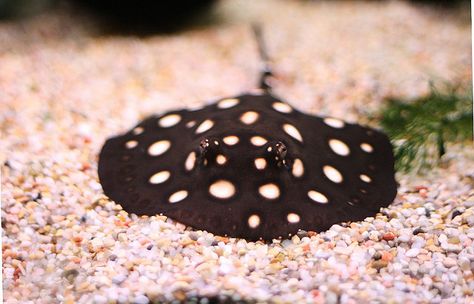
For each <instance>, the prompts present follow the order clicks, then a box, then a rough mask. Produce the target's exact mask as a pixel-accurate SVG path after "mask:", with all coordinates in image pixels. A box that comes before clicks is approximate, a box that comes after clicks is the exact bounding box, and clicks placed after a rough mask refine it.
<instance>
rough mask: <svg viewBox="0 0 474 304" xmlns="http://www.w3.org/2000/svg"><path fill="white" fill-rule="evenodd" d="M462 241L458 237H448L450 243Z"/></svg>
mask: <svg viewBox="0 0 474 304" xmlns="http://www.w3.org/2000/svg"><path fill="white" fill-rule="evenodd" d="M460 242H461V241H460V240H459V238H458V237H452V238H449V239H448V243H450V244H459V243H460Z"/></svg>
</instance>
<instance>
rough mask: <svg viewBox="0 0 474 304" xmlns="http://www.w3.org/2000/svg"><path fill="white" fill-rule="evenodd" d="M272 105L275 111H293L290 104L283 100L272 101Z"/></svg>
mask: <svg viewBox="0 0 474 304" xmlns="http://www.w3.org/2000/svg"><path fill="white" fill-rule="evenodd" d="M272 107H273V109H275V111H278V112H280V113H291V111H293V108H292V107H291V106H290V105H288V104H286V103H283V102H274V103H273V104H272Z"/></svg>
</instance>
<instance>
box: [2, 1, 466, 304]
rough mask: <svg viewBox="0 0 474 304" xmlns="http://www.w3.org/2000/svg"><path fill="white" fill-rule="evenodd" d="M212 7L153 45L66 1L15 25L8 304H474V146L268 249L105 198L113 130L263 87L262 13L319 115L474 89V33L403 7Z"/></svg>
mask: <svg viewBox="0 0 474 304" xmlns="http://www.w3.org/2000/svg"><path fill="white" fill-rule="evenodd" d="M269 5H270V6H272V7H271V9H269V8H268V6H269ZM215 14H216V16H220V17H219V18H216V20H221V21H216V22H217V24H214V25H212V26H210V27H206V28H200V29H194V30H192V31H187V32H184V33H180V34H176V35H167V36H149V37H143V38H137V37H133V36H118V35H115V36H103V35H100V31H99V29H98V28H97V27H96V23H95V22H93V20H92V19H90V18H86V17H80V19H77V18H79V17H76V16H75V13H74V12H72V11H70V10H67V9H65V10H61V11H57V12H52V13H48V14H46V15H43V16H38V17H35V18H34V19H31V20H27V21H23V22H21V23H7V22H2V23H0V107H1V108H0V119H1V120H0V128H1V134H2V135H1V137H2V142H1V146H0V160H1V161H2V164H3V165H2V171H1V173H2V183H1V184H2V228H3V230H2V233H3V248H2V249H3V289H4V300H5V302H6V303H19V302H22V303H27V302H30V303H59V302H61V303H76V302H78V303H91V302H93V303H116V302H118V303H128V302H133V303H149V302H153V301H155V302H162V301H171V300H178V301H185V300H187V299H188V300H189V299H191V300H192V299H194V301H198V300H199V299H201V300H202V299H205V298H206V297H209V298H210V299H209V300H202V301H201V302H203V303H204V302H213V301H214V302H218V301H228V302H232V301H239V300H242V301H248V302H254V301H256V302H267V301H273V302H278V303H290V302H292V303H304V302H315V303H323V302H327V303H336V302H341V303H363V302H368V301H372V302H381V303H387V302H388V303H403V302H404V303H414V302H426V303H428V302H430V303H440V302H443V303H472V302H474V296H473V290H474V274H473V271H474V227H473V226H474V175H473V172H474V153H472V150H473V145H472V144H469V145H465V146H453V147H449V148H448V154H447V155H446V156H445V157H444V161H443V164H442V166H440V167H439V168H437V169H435V170H432V171H431V172H429V173H428V174H427V175H424V176H408V175H398V176H397V178H398V181H399V182H400V188H399V195H398V196H397V199H396V200H395V202H394V203H393V204H392V205H391V206H390V207H389V208H386V209H383V210H381V212H380V213H378V214H377V215H376V216H375V217H371V218H367V219H366V220H364V221H362V222H355V223H348V224H341V225H334V226H333V227H332V228H331V229H330V230H328V231H326V232H322V233H314V232H301V233H300V234H299V235H298V236H294V237H293V238H292V239H290V240H283V241H274V242H273V243H271V244H264V243H262V242H246V241H245V240H240V239H232V238H225V237H219V236H214V235H212V234H210V233H207V232H205V231H192V230H191V229H189V228H186V227H185V226H183V225H181V224H179V223H176V222H173V221H172V220H170V219H167V218H166V217H164V216H152V217H137V216H135V215H131V214H127V213H126V212H124V211H122V210H121V207H120V206H118V205H116V204H115V203H114V202H112V201H110V200H109V199H107V197H105V196H104V194H103V192H102V189H101V185H100V184H99V182H98V178H97V155H98V152H99V151H100V148H101V146H102V144H103V143H104V140H105V139H106V138H107V137H109V136H112V135H115V134H117V133H119V132H123V131H125V130H128V129H129V128H130V127H131V126H133V125H134V124H135V123H136V122H138V120H139V119H140V118H143V117H145V116H147V115H150V114H153V113H159V112H162V111H165V110H169V109H172V108H176V107H183V106H199V105H201V104H202V101H204V100H210V99H214V98H217V97H222V96H228V95H234V94H238V93H240V92H243V91H247V90H250V89H252V88H253V87H254V86H255V84H256V82H257V78H258V73H257V70H258V66H259V64H258V57H257V52H256V47H255V44H254V40H253V38H252V35H251V31H250V30H249V27H248V23H249V22H250V21H252V20H260V22H261V23H262V24H263V25H264V27H265V28H266V29H267V30H266V34H265V36H266V38H267V42H268V49H269V52H270V54H271V56H272V59H273V61H274V68H275V71H276V74H277V78H276V79H275V81H274V85H275V87H276V92H277V93H278V94H280V95H281V96H282V97H284V98H285V99H287V100H288V101H289V102H290V103H292V104H293V105H294V106H295V107H297V108H299V109H300V110H304V111H307V112H311V113H318V114H325V115H332V116H336V117H340V118H343V119H346V120H349V121H358V120H360V119H362V118H363V117H364V115H365V114H366V113H367V112H371V111H373V110H375V109H377V107H378V106H379V105H380V101H381V100H382V99H383V98H384V97H387V96H390V95H395V96H405V97H406V96H417V95H420V94H423V93H426V92H428V89H429V81H430V80H434V81H436V82H445V81H449V82H450V83H455V84H461V85H466V84H469V83H470V82H471V79H472V76H471V75H472V74H471V70H470V67H471V59H470V54H471V53H470V50H471V48H470V44H471V41H470V25H469V23H468V22H467V21H463V20H462V18H457V16H456V15H446V16H440V15H439V13H437V12H434V11H432V10H430V9H426V8H420V7H414V6H411V5H410V4H407V3H405V2H396V1H390V2H384V3H372V2H367V3H366V2H360V3H352V2H347V3H346V2H317V3H315V4H310V2H304V1H302V2H299V1H285V2H283V1H226V2H221V3H220V4H219V6H218V7H217V9H216V12H215ZM74 19H76V20H74ZM78 20H79V22H78ZM219 299H220V300H219Z"/></svg>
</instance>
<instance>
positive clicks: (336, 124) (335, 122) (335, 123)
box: [324, 117, 345, 129]
mask: <svg viewBox="0 0 474 304" xmlns="http://www.w3.org/2000/svg"><path fill="white" fill-rule="evenodd" d="M324 123H325V124H327V125H328V126H330V127H333V128H336V129H340V128H343V127H344V125H345V124H344V122H343V121H342V120H340V119H336V118H330V117H328V118H325V119H324Z"/></svg>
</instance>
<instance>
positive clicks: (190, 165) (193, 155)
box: [184, 151, 196, 171]
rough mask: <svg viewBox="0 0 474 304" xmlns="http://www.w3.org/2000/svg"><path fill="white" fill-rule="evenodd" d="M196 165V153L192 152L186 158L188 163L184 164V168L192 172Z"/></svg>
mask: <svg viewBox="0 0 474 304" xmlns="http://www.w3.org/2000/svg"><path fill="white" fill-rule="evenodd" d="M195 163H196V152H194V151H193V152H191V153H189V155H188V157H187V158H186V161H185V162H184V168H186V170H187V171H191V170H192V169H193V168H194V164H195Z"/></svg>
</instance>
